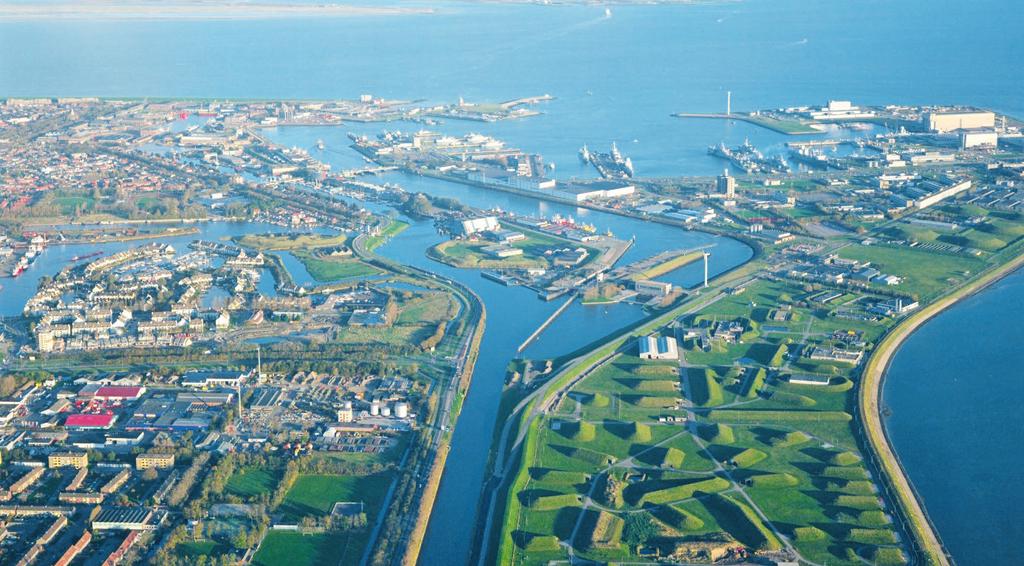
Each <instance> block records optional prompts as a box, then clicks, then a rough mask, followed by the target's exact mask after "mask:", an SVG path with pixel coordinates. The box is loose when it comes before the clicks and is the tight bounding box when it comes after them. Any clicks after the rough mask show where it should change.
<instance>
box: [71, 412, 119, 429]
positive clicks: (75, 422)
mask: <svg viewBox="0 0 1024 566" xmlns="http://www.w3.org/2000/svg"><path fill="white" fill-rule="evenodd" d="M116 420H117V415H111V414H98V415H96V414H79V415H68V417H67V418H66V419H64V426H65V428H69V429H74V430H106V429H109V428H110V427H111V426H113V425H114V421H116Z"/></svg>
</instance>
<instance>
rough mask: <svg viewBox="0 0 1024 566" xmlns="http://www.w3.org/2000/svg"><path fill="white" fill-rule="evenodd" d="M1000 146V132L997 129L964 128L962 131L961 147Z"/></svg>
mask: <svg viewBox="0 0 1024 566" xmlns="http://www.w3.org/2000/svg"><path fill="white" fill-rule="evenodd" d="M998 146H999V134H998V133H996V131H995V130H964V131H962V132H960V149H972V148H976V147H987V148H996V147H998Z"/></svg>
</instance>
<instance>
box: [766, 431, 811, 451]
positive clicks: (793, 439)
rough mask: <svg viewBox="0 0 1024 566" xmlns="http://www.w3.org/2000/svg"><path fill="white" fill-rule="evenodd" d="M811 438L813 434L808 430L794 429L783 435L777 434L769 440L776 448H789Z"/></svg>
mask: <svg viewBox="0 0 1024 566" xmlns="http://www.w3.org/2000/svg"><path fill="white" fill-rule="evenodd" d="M810 439H811V436H810V435H809V434H807V433H806V432H802V431H799V430H794V431H792V432H787V433H785V434H783V435H782V436H776V437H774V438H772V439H771V440H770V441H769V444H771V446H772V447H774V448H787V447H790V446H798V445H800V444H803V443H805V442H807V441H808V440H810Z"/></svg>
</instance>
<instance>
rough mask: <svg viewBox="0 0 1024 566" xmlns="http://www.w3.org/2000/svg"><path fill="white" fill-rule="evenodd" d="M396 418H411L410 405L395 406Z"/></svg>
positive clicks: (400, 404)
mask: <svg viewBox="0 0 1024 566" xmlns="http://www.w3.org/2000/svg"><path fill="white" fill-rule="evenodd" d="M395 416H396V417H398V418H400V419H404V418H408V417H409V404H408V403H398V404H397V405H395Z"/></svg>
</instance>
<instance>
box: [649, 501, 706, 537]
mask: <svg viewBox="0 0 1024 566" xmlns="http://www.w3.org/2000/svg"><path fill="white" fill-rule="evenodd" d="M651 514H652V515H654V518H656V519H658V520H659V521H661V522H662V523H665V524H666V525H668V526H669V527H671V528H673V529H676V530H677V531H695V530H697V529H700V528H703V527H704V520H703V519H701V518H700V517H698V516H696V515H694V514H693V513H690V512H689V511H686V510H685V509H680V508H678V507H674V506H672V505H661V506H658V507H654V508H652V509H651Z"/></svg>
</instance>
